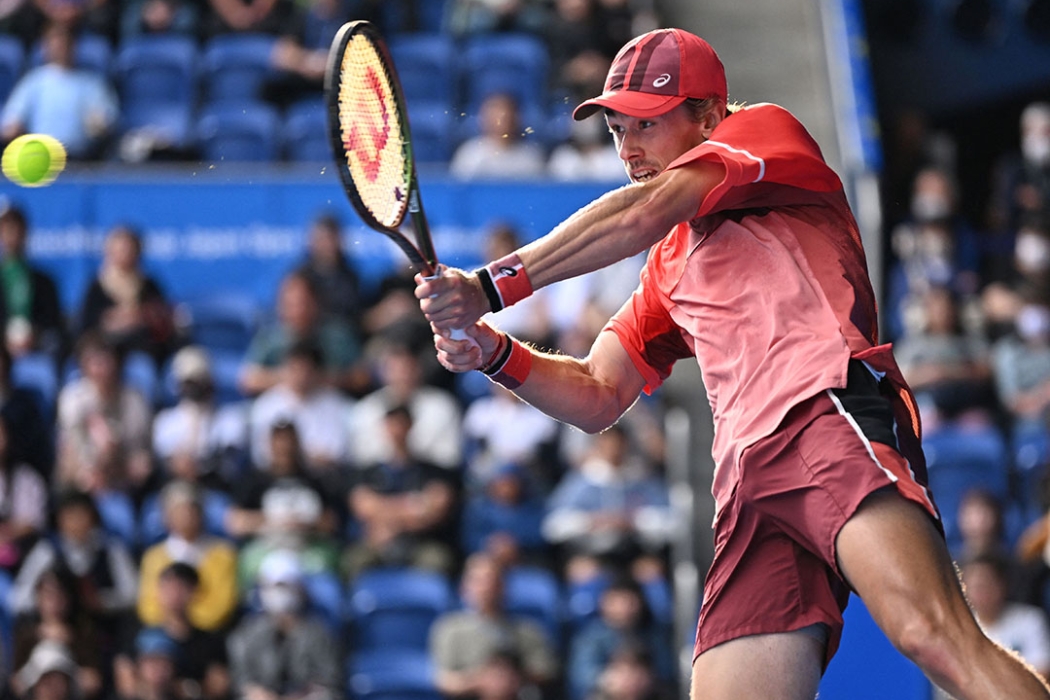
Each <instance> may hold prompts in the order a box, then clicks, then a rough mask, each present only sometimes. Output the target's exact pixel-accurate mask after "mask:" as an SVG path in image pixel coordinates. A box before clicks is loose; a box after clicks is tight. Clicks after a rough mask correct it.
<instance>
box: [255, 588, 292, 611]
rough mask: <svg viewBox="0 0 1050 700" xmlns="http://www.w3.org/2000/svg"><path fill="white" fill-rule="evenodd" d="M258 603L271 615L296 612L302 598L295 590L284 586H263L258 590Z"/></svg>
mask: <svg viewBox="0 0 1050 700" xmlns="http://www.w3.org/2000/svg"><path fill="white" fill-rule="evenodd" d="M259 603H260V604H261V605H262V608H263V610H265V611H266V612H268V613H270V614H272V615H282V614H285V613H294V612H298V610H299V608H300V607H301V605H302V596H301V595H300V593H299V591H298V590H296V589H295V588H290V587H289V586H284V585H276V586H275V585H264V586H262V588H260V589H259Z"/></svg>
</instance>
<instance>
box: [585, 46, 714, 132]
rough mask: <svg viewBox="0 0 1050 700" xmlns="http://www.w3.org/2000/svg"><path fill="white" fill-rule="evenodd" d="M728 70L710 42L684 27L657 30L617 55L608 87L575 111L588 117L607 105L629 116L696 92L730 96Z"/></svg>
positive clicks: (670, 105)
mask: <svg viewBox="0 0 1050 700" xmlns="http://www.w3.org/2000/svg"><path fill="white" fill-rule="evenodd" d="M726 95H727V91H726V72H725V68H723V67H722V61H721V60H719V58H718V54H716V53H715V50H714V49H713V48H711V45H710V44H708V43H707V42H706V41H704V40H703V39H701V38H700V37H698V36H696V35H695V34H690V33H689V32H685V31H682V30H681V29H655V30H653V31H651V32H649V33H647V34H642V35H641V36H639V37H636V38H634V39H631V41H630V42H628V43H627V45H626V46H624V47H623V48H622V49H620V52H619V53H618V54H616V58H614V59H613V63H612V67H610V68H609V75H608V77H606V78H605V91H604V92H603V93H602V94H601V95H599V96H598V97H595V98H593V99H590V100H587V101H586V102H584V103H583V104H581V105H580V106H579V107H577V108H576V109H575V111H573V113H572V117H573V119H576V120H580V119H586V118H587V117H589V116H591V115H592V114H594V113H595V112H597V111H598V110H599V109H601V108H603V107H608V108H609V109H612V110H615V111H617V112H623V113H624V114H626V115H628V116H630V117H655V116H658V115H660V114H663V113H664V112H668V111H670V110H672V109H674V108H675V107H677V106H678V105H680V104H682V103H683V102H685V101H686V99H688V98H690V97H693V98H697V99H701V100H706V99H707V98H709V97H720V98H722V101H723V102H725V100H726Z"/></svg>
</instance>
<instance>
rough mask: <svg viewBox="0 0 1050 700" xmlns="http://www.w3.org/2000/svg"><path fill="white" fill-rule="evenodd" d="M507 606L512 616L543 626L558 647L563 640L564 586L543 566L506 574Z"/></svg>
mask: <svg viewBox="0 0 1050 700" xmlns="http://www.w3.org/2000/svg"><path fill="white" fill-rule="evenodd" d="M503 597H504V600H503V603H504V606H505V609H506V611H507V612H508V613H509V614H511V615H520V616H522V617H526V618H529V619H530V620H533V621H534V622H536V623H537V624H539V625H540V626H541V627H542V628H543V629H544V630H545V631H546V632H547V633H548V635H550V640H551V642H552V643H554V644H558V643H559V640H560V638H561V634H560V632H561V623H562V616H563V613H564V610H563V608H562V592H561V584H559V582H558V578H557V577H556V576H555V575H554V574H553V573H552V572H550V571H548V570H546V569H541V568H539V567H531V566H529V567H526V566H519V567H515V568H513V569H510V570H509V571H507V572H506V575H505V578H504V582H503Z"/></svg>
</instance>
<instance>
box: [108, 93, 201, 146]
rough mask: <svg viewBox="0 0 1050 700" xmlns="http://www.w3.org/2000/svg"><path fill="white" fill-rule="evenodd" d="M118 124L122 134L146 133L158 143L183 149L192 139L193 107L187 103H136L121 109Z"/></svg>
mask: <svg viewBox="0 0 1050 700" xmlns="http://www.w3.org/2000/svg"><path fill="white" fill-rule="evenodd" d="M120 124H121V130H122V131H124V132H127V131H132V130H141V131H144V132H145V131H148V132H149V133H151V134H152V135H153V136H154V138H156V139H157V140H158V141H159V142H165V143H168V144H170V145H171V146H173V147H175V148H183V147H185V146H187V145H188V144H189V143H190V141H191V139H192V137H193V107H192V105H190V104H188V103H187V104H177V105H176V104H163V103H153V102H137V103H133V104H130V105H128V106H127V107H124V108H122V109H121V112H120Z"/></svg>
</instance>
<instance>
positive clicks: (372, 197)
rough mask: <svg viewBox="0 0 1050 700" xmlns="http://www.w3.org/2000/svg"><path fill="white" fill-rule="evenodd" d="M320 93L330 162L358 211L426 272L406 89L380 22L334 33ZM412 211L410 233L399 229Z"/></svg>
mask: <svg viewBox="0 0 1050 700" xmlns="http://www.w3.org/2000/svg"><path fill="white" fill-rule="evenodd" d="M325 101H326V106H327V109H328V126H329V137H330V141H331V145H332V152H333V154H334V156H335V163H336V170H337V171H338V172H339V178H340V180H342V183H343V188H344V189H345V190H346V193H347V196H348V198H349V199H350V203H351V204H352V205H353V206H354V209H355V210H357V213H358V215H360V217H361V219H362V220H363V221H364V222H365V223H366V224H368V225H369V226H370V227H372V228H373V229H375V230H377V231H380V232H382V233H385V234H386V235H387V236H389V237H390V238H391V239H393V241H394V242H395V243H397V244H398V246H400V248H401V249H402V250H403V251H404V252H405V254H406V255H408V257H409V259H410V260H411V261H412V263H413V265H415V266H416V267H417V268H418V269H420V270H421V271H422V272H423V273H424V274H431V273H432V272H433V270H434V269H435V268H436V267H437V257H436V255H435V254H434V247H433V244H432V242H431V240H430V235H429V231H428V230H427V227H426V222H425V219H424V218H423V214H422V205H421V202H420V197H419V185H418V182H417V179H416V168H415V160H414V158H413V155H412V139H411V130H410V128H409V122H408V111H407V109H406V108H405V99H404V93H403V92H402V90H401V83H400V81H399V80H398V76H397V71H396V69H395V68H394V62H393V60H392V59H391V57H390V52H389V51H388V50H387V47H386V43H385V42H384V41H383V38H382V36H381V35H380V33H379V30H378V29H376V27H375V25H373V24H372V23H370V22H367V21H364V20H359V21H355V22H348V23H347V24H345V25H343V26H342V27H341V28H340V30H339V31H338V32H337V33H336V36H335V38H334V39H333V40H332V47H331V50H330V51H329V54H328V65H327V68H326V70H325ZM408 214H411V217H412V219H413V222H412V223H413V227H412V228H413V229H414V233H415V235H414V236H413V237H412V238H409V237H408V236H407V235H406V234H405V233H403V232H402V230H401V226H402V224H403V223H404V220H405V216H406V215H408Z"/></svg>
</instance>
